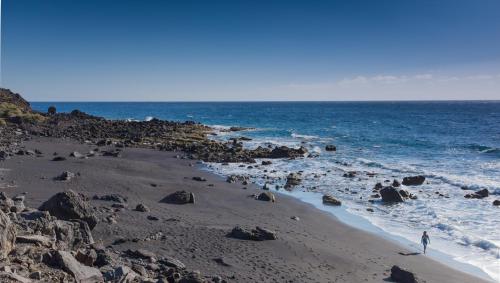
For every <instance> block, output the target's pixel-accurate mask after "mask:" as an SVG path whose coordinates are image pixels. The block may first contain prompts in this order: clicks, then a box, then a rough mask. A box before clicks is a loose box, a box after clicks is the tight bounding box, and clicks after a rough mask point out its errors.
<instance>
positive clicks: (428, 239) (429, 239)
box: [422, 231, 431, 254]
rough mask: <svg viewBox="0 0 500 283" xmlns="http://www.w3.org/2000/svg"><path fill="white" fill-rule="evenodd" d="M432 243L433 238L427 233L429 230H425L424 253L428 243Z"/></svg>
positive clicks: (423, 237)
mask: <svg viewBox="0 0 500 283" xmlns="http://www.w3.org/2000/svg"><path fill="white" fill-rule="evenodd" d="M430 243H431V238H429V235H428V234H427V231H424V233H423V234H422V245H424V254H425V250H426V249H427V244H430Z"/></svg>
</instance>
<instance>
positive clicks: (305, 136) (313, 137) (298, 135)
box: [291, 132, 319, 140]
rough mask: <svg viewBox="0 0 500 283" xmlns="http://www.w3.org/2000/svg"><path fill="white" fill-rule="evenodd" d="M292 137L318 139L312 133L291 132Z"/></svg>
mask: <svg viewBox="0 0 500 283" xmlns="http://www.w3.org/2000/svg"><path fill="white" fill-rule="evenodd" d="M291 136H292V138H297V139H302V140H313V139H319V137H318V136H314V135H300V134H296V133H293V132H292V134H291Z"/></svg>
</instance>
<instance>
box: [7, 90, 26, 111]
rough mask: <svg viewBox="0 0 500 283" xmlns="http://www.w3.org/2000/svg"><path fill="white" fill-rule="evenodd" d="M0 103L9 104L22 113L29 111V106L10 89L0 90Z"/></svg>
mask: <svg viewBox="0 0 500 283" xmlns="http://www.w3.org/2000/svg"><path fill="white" fill-rule="evenodd" d="M0 103H10V104H13V105H15V106H17V107H18V108H20V109H22V110H23V111H31V106H30V104H29V102H28V101H26V100H25V99H24V98H23V97H22V96H21V95H20V94H18V93H14V92H12V91H11V90H10V89H6V88H0Z"/></svg>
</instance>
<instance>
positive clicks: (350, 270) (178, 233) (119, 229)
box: [2, 138, 486, 282]
mask: <svg viewBox="0 0 500 283" xmlns="http://www.w3.org/2000/svg"><path fill="white" fill-rule="evenodd" d="M25 145H26V148H39V149H41V151H42V152H45V153H46V154H45V155H44V157H29V156H19V157H15V158H13V159H9V160H7V161H5V162H4V163H2V167H4V166H5V167H6V168H9V169H11V171H9V172H8V177H7V178H6V181H10V180H13V181H15V183H16V185H17V186H18V187H15V188H12V189H9V191H8V194H9V195H13V194H15V193H19V192H27V193H28V194H27V196H26V202H27V203H28V204H29V205H30V206H32V207H37V206H38V204H39V203H40V202H42V201H45V200H46V199H47V198H48V197H50V196H51V195H53V194H54V193H55V192H57V191H61V190H67V189H68V188H72V189H75V190H78V191H80V192H82V193H84V194H86V195H87V196H89V197H91V196H92V195H94V194H99V195H102V194H104V193H119V194H122V195H124V196H127V197H128V198H129V200H130V201H129V202H130V204H131V205H134V204H135V203H137V202H139V201H140V202H141V203H145V204H146V205H147V206H149V207H150V208H151V214H154V215H155V216H157V217H158V218H159V221H148V220H145V219H144V217H145V215H144V214H138V212H135V211H132V210H129V209H125V210H122V211H121V212H117V213H116V214H117V215H116V221H117V223H115V224H111V225H110V224H107V223H99V224H98V225H97V227H96V228H95V230H94V232H95V234H94V237H95V238H96V239H98V240H100V241H102V242H103V243H105V244H110V243H112V242H113V241H115V240H116V239H117V236H119V237H123V238H129V237H131V238H136V237H139V238H140V237H144V236H147V235H146V234H147V233H148V232H153V231H156V230H159V229H160V230H162V231H163V233H164V234H165V235H167V236H168V237H167V239H168V241H166V242H163V241H152V242H139V243H133V242H126V243H125V244H122V245H118V246H114V248H115V249H118V250H124V249H127V248H131V247H136V246H137V245H139V246H140V247H141V248H145V249H149V250H155V251H157V253H158V254H162V255H163V254H165V255H170V256H175V257H176V258H178V259H179V260H181V261H182V262H184V264H186V266H189V268H190V269H196V270H200V271H201V272H202V274H212V275H213V274H218V275H220V276H221V277H222V278H224V279H226V280H228V281H229V282H231V281H233V282H254V281H255V280H259V281H262V282H272V281H280V282H281V281H288V282H290V281H291V282H295V280H300V281H301V282H317V281H319V282H330V281H338V282H362V281H363V282H380V281H382V280H386V279H387V278H388V277H389V274H390V272H389V271H388V270H389V269H390V267H391V266H392V265H394V264H397V265H400V266H402V267H404V268H408V269H410V270H411V271H412V272H414V273H415V274H416V276H417V277H418V278H421V279H422V280H425V281H427V282H458V281H460V282H486V281H484V280H483V279H480V278H478V277H476V276H472V275H469V274H466V273H463V272H461V271H458V270H456V269H452V268H450V267H448V266H446V265H444V264H442V263H439V262H437V261H435V260H433V259H430V258H425V257H423V256H421V255H415V256H403V255H400V254H398V253H409V252H411V251H409V250H408V249H406V248H405V247H402V246H400V245H397V244H394V243H393V242H390V241H388V240H387V239H384V238H381V237H379V236H376V235H373V234H371V233H367V232H364V231H362V230H360V229H357V228H353V227H351V226H348V225H346V224H344V223H342V222H341V221H340V220H338V219H336V218H334V217H332V215H331V214H329V213H327V212H324V211H321V210H319V209H317V208H315V207H314V206H313V205H311V204H307V203H304V202H302V201H300V200H298V199H296V198H294V197H292V196H286V195H282V194H277V201H276V203H270V202H263V201H258V200H255V199H253V197H252V198H249V194H251V193H259V192H261V190H259V189H257V188H255V187H254V186H247V187H248V188H247V190H242V189H241V188H242V185H241V184H240V183H237V184H229V183H227V182H225V180H223V178H221V177H220V176H218V175H216V174H213V173H209V172H206V171H203V170H200V168H197V167H196V166H190V165H193V163H194V162H195V161H193V160H188V159H178V158H175V153H172V152H163V151H155V150H150V149H140V148H124V149H123V156H122V157H103V156H95V157H90V158H88V159H75V158H68V160H66V161H63V162H53V161H50V160H51V156H50V153H51V152H53V151H55V150H56V151H58V152H59V154H60V155H63V156H68V155H69V153H71V152H72V151H75V150H78V151H80V152H85V150H88V149H91V148H92V146H90V145H85V144H80V143H76V142H73V141H68V140H61V139H50V138H48V139H47V138H37V139H35V140H32V141H28V142H26V143H25ZM63 170H72V171H73V172H78V173H81V176H79V177H77V178H75V180H74V181H73V180H72V181H71V182H67V183H60V182H54V181H53V180H51V179H47V178H46V179H40V175H44V176H53V175H57V174H59V173H60V171H63ZM194 176H200V177H202V178H205V179H206V180H207V181H206V182H197V181H193V180H192V179H191V177H194ZM151 182H155V184H158V187H154V188H153V187H151V186H150V185H149V184H150V183H151ZM208 184H214V186H213V187H210V186H208ZM180 188H182V189H186V190H189V191H192V192H194V194H195V195H196V199H197V201H196V203H195V204H194V205H181V206H179V205H174V206H172V205H168V204H163V203H159V202H158V201H159V200H160V199H161V198H163V197H164V196H165V195H166V194H167V193H168V192H172V191H174V190H177V189H180ZM91 202H92V204H93V205H95V206H98V207H104V206H108V205H109V203H105V202H102V201H95V200H92V201H91ZM131 207H132V206H131ZM292 216H298V217H299V218H300V220H299V221H295V220H291V219H290V217H292ZM169 219H176V220H175V221H173V222H172V220H169ZM325 223H327V224H328V225H325ZM235 225H243V226H250V227H252V226H253V227H255V225H262V226H263V227H266V228H268V229H272V230H274V231H276V233H277V235H278V239H277V240H275V241H265V242H252V241H241V240H236V241H235V240H233V239H228V238H227V237H226V236H225V235H226V234H227V233H228V232H229V231H230V230H231V228H232V227H234V226H235ZM165 229H166V230H165ZM94 232H93V233H94ZM193 256H195V257H193ZM219 257H222V258H223V259H224V260H225V262H227V263H228V264H229V266H224V265H222V266H221V265H220V264H219V263H217V262H214V258H219ZM263 266H267V267H265V268H264V267H263ZM270 269H271V270H273V271H270ZM233 276H238V277H236V278H234V277H233ZM335 278H336V279H335Z"/></svg>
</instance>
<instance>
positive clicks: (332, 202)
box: [323, 195, 342, 206]
mask: <svg viewBox="0 0 500 283" xmlns="http://www.w3.org/2000/svg"><path fill="white" fill-rule="evenodd" d="M323 204H327V205H334V206H339V205H342V202H340V201H339V200H337V199H336V198H334V197H332V196H330V195H324V196H323Z"/></svg>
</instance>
